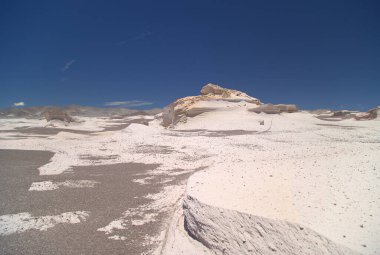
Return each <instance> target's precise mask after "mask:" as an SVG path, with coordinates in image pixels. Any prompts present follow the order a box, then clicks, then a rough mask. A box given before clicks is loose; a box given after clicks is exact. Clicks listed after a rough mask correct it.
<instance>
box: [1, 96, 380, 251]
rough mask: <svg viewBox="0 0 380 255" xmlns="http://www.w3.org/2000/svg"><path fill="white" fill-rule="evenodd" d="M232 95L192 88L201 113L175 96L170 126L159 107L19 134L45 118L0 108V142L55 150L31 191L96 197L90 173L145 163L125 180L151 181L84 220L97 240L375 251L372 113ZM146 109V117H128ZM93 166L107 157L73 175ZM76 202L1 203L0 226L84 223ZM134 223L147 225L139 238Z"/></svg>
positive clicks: (377, 126) (185, 247) (379, 203)
mask: <svg viewBox="0 0 380 255" xmlns="http://www.w3.org/2000/svg"><path fill="white" fill-rule="evenodd" d="M208 95H209V96H210V94H208ZM233 95H234V96H231V97H227V98H223V99H220V98H217V97H215V98H212V97H211V99H210V98H208V99H207V100H205V99H204V98H202V99H200V100H198V99H195V100H194V99H191V100H193V102H192V103H191V104H190V106H189V105H186V106H185V108H186V110H183V109H181V112H180V115H181V114H182V113H184V112H186V111H188V110H189V109H192V111H196V112H197V114H195V115H194V116H193V115H191V117H190V115H186V113H185V114H183V115H182V117H181V116H180V118H181V119H180V120H179V121H174V120H175V118H177V116H178V115H176V114H178V106H174V108H173V109H172V110H171V111H169V112H170V114H173V116H174V118H173V117H171V118H172V119H170V121H169V124H170V125H169V126H166V127H165V126H163V125H162V121H163V120H162V119H163V118H165V116H163V114H158V115H155V116H135V117H126V118H125V119H124V121H125V123H130V125H129V126H127V127H123V128H121V129H119V130H111V131H107V130H106V129H105V128H106V127H110V126H117V125H119V124H120V122H115V120H112V119H110V118H89V117H88V118H82V120H83V122H81V123H80V124H77V125H69V126H65V125H61V124H59V125H60V126H59V128H60V131H59V132H57V133H56V134H37V133H33V132H32V133H23V134H22V137H18V136H19V135H20V133H19V131H20V130H22V129H25V128H44V127H45V126H46V121H45V120H29V119H21V118H17V119H16V118H13V119H0V130H3V131H6V132H0V139H1V140H0V149H2V150H36V151H49V152H52V153H54V155H53V156H52V157H51V158H50V160H49V162H47V163H46V164H44V165H42V166H40V167H39V168H38V173H39V176H40V178H41V180H36V181H33V182H30V184H28V187H25V191H24V192H25V193H28V194H34V195H38V194H42V193H45V194H48V193H49V192H76V191H77V190H86V193H85V194H86V196H88V197H91V196H92V195H93V194H94V192H95V190H96V189H97V188H98V187H101V185H102V181H101V180H99V179H96V178H95V177H97V176H98V175H107V167H109V166H111V165H115V166H116V165H121V164H130V163H133V164H144V165H149V166H152V167H151V169H148V170H146V171H144V172H141V173H140V172H138V171H137V172H134V174H133V176H132V177H131V178H130V179H131V180H130V181H131V182H130V183H133V185H136V187H140V188H142V189H147V190H148V189H149V188H150V187H153V186H154V187H157V189H155V190H154V191H152V192H147V193H144V194H142V195H141V196H139V195H136V196H135V197H133V198H131V199H132V200H133V199H135V200H136V201H139V202H138V203H136V204H135V205H134V206H126V207H125V208H124V207H121V208H119V209H120V210H119V211H118V212H116V213H114V212H113V213H111V211H112V208H108V209H107V210H110V215H113V216H112V217H110V218H109V219H107V221H106V222H103V223H101V224H98V222H96V223H93V224H94V227H93V228H91V231H89V234H90V235H91V234H94V235H101V236H99V238H102V241H103V242H112V243H123V244H126V245H127V244H129V243H137V244H136V245H138V246H140V247H143V248H144V247H145V248H146V249H145V250H144V249H143V250H141V251H140V250H139V253H141V254H194V255H196V254H380V122H379V119H373V120H360V121H358V120H355V119H352V118H351V119H340V120H336V121H332V120H322V119H320V118H317V117H318V116H317V115H314V114H312V113H310V112H306V111H297V112H281V113H278V114H267V113H264V112H262V113H256V112H252V111H250V109H251V108H255V107H256V106H257V105H258V104H259V103H258V102H257V101H254V100H252V98H250V97H249V98H247V97H248V96H247V95H243V96H244V98H243V99H242V98H240V97H238V96H236V95H235V94H233ZM229 98H230V99H231V100H227V99H229ZM176 107H177V108H176ZM194 109H195V110H194ZM164 114H165V112H164ZM166 114H167V112H166ZM183 116H187V117H185V118H184V117H183ZM141 119H144V120H147V121H148V122H149V123H148V124H147V125H144V124H139V123H136V122H135V121H136V120H141ZM57 125H58V124H56V126H57ZM57 127H58V126H57ZM53 128H54V127H53ZM61 128H64V129H66V130H61ZM78 130H85V131H86V132H88V133H78V132H74V131H78ZM88 166H99V167H100V168H101V167H102V166H104V172H102V173H100V174H99V173H98V172H94V173H93V174H88V172H86V175H83V176H82V175H81V176H80V177H81V178H80V179H73V178H71V177H70V176H72V175H74V174H76V172H78V171H79V170H77V169H81V167H88ZM65 176H67V178H66V177H65ZM57 177H64V180H63V179H59V180H57V179H56V178H57ZM126 185H127V184H126ZM129 185H132V184H129ZM115 192H116V193H115V194H117V190H116V191H115ZM51 194H53V193H51ZM54 194H55V193H54ZM126 195H127V194H126ZM121 197H123V195H122V194H121ZM109 199H110V200H112V199H114V198H113V197H109ZM125 199H127V196H126V198H125ZM76 207H77V208H80V209H78V210H75V211H69V210H67V211H59V212H58V211H57V212H56V213H55V214H54V215H50V214H46V215H43V214H42V213H39V214H38V215H33V213H32V212H29V211H17V212H16V211H15V212H14V213H7V214H3V215H0V238H4V237H8V238H11V237H12V236H15V235H17V236H18V238H20V239H22V238H23V235H24V234H25V233H28V232H30V231H41V232H48V231H51V230H53V229H54V228H56V227H57V226H63V225H64V226H65V228H67V229H70V228H72V227H73V226H75V225H83V226H86V224H89V222H91V217H92V215H93V214H94V212H92V211H91V208H89V207H86V204H85V203H84V204H83V205H82V204H79V205H77V206H76ZM102 210H103V209H102ZM91 224H92V223H91ZM153 224H154V227H153V228H151V229H149V228H147V229H143V227H144V226H146V227H148V226H153ZM141 229H142V230H141ZM134 231H142V232H141V235H139V236H138V237H136V238H137V239H134V238H135V237H134ZM0 240H1V239H0ZM2 242H5V241H2ZM3 244H4V243H3ZM111 253H112V252H111ZM131 254H132V253H131Z"/></svg>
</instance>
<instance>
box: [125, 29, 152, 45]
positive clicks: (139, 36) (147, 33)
mask: <svg viewBox="0 0 380 255" xmlns="http://www.w3.org/2000/svg"><path fill="white" fill-rule="evenodd" d="M151 35H152V32H150V31H145V32H142V33H140V34H138V35H136V36H133V37H131V38H128V39H127V40H124V41H120V42H118V44H119V45H123V44H126V43H127V42H129V41H139V40H143V39H145V38H146V37H149V36H151Z"/></svg>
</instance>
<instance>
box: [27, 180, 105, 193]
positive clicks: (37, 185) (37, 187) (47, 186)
mask: <svg viewBox="0 0 380 255" xmlns="http://www.w3.org/2000/svg"><path fill="white" fill-rule="evenodd" d="M96 184H98V182H96V181H92V180H66V181H64V182H53V181H42V182H33V183H32V185H31V186H30V188H29V191H47V190H55V189H59V188H60V187H64V188H93V187H95V185H96Z"/></svg>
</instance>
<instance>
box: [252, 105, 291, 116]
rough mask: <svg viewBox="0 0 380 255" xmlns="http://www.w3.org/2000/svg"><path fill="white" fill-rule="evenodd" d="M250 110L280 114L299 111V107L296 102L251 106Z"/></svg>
mask: <svg viewBox="0 0 380 255" xmlns="http://www.w3.org/2000/svg"><path fill="white" fill-rule="evenodd" d="M249 111H251V112H255V113H262V112H263V113H267V114H279V113H282V112H287V113H293V112H298V107H297V106H296V105H294V104H275V105H274V104H263V105H260V106H258V107H256V108H251V109H249Z"/></svg>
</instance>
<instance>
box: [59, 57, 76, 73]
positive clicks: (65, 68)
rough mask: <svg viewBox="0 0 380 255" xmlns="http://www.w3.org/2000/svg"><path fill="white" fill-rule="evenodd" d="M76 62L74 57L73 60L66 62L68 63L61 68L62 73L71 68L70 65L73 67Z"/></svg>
mask: <svg viewBox="0 0 380 255" xmlns="http://www.w3.org/2000/svg"><path fill="white" fill-rule="evenodd" d="M75 62H76V60H75V59H72V60H70V61H68V62H66V64H65V65H64V66H63V67H62V68H61V71H62V73H64V72H66V71H67V70H69V69H70V67H71V66H72V65H73V64H74V63H75Z"/></svg>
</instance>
